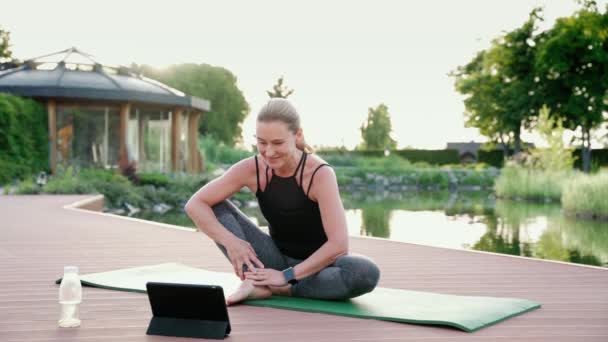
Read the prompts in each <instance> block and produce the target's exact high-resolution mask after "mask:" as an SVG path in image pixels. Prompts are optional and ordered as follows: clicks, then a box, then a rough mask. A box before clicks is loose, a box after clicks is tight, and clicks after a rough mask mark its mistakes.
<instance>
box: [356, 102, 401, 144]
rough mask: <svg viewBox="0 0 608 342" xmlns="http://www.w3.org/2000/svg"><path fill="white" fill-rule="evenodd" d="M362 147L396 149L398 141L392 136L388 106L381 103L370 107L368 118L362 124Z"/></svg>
mask: <svg viewBox="0 0 608 342" xmlns="http://www.w3.org/2000/svg"><path fill="white" fill-rule="evenodd" d="M360 129H361V137H362V138H363V143H362V146H361V147H362V148H363V149H369V150H384V149H389V150H390V149H394V148H395V147H397V142H396V141H395V140H393V138H391V136H390V133H391V131H392V125H391V118H390V114H389V112H388V107H387V106H386V105H385V104H383V103H381V104H380V105H378V107H376V108H369V110H368V114H367V120H366V121H365V122H364V123H363V124H362V125H361V128H360Z"/></svg>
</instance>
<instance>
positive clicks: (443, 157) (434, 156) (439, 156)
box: [318, 149, 460, 165]
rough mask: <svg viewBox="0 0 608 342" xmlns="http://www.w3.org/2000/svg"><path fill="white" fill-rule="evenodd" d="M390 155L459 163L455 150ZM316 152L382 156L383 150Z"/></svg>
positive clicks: (421, 160)
mask: <svg viewBox="0 0 608 342" xmlns="http://www.w3.org/2000/svg"><path fill="white" fill-rule="evenodd" d="M390 153H391V154H392V155H397V156H400V157H402V158H405V159H407V160H408V161H410V162H412V163H416V162H426V163H428V164H432V165H445V164H459V163H460V157H459V155H458V151H457V150H451V149H450V150H447V149H446V150H414V149H404V150H393V151H391V152H390ZM318 154H320V155H323V156H344V157H348V156H352V157H382V156H384V151H381V150H355V151H346V150H320V151H318Z"/></svg>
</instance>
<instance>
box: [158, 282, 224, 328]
mask: <svg viewBox="0 0 608 342" xmlns="http://www.w3.org/2000/svg"><path fill="white" fill-rule="evenodd" d="M146 288H147V290H148V298H149V299H150V306H151V307H152V313H153V314H154V316H155V317H173V318H185V319H198V320H212V321H228V311H227V310H226V301H225V299H224V291H223V289H222V287H221V286H215V285H192V284H172V283H155V282H149V283H147V284H146Z"/></svg>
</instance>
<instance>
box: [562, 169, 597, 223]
mask: <svg viewBox="0 0 608 342" xmlns="http://www.w3.org/2000/svg"><path fill="white" fill-rule="evenodd" d="M561 201H562V207H563V208H564V210H565V211H566V213H568V214H573V215H578V216H583V217H587V218H595V219H603V220H608V171H603V172H599V173H597V174H595V175H586V174H578V175H576V176H575V177H573V178H572V179H570V180H568V181H567V182H566V184H565V185H564V189H563V194H562V197H561Z"/></svg>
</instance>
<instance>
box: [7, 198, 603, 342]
mask: <svg viewBox="0 0 608 342" xmlns="http://www.w3.org/2000/svg"><path fill="white" fill-rule="evenodd" d="M86 198H90V196H47V195H44V196H0V341H14V342H25V341H32V342H33V341H180V342H181V341H200V340H198V339H182V338H169V337H158V336H146V335H145V330H146V327H147V324H148V321H149V319H150V318H151V312H150V308H149V303H148V299H147V296H146V295H145V294H139V293H129V292H118V291H108V290H103V289H96V288H88V287H85V288H84V290H83V303H82V304H81V318H82V326H81V327H80V328H77V329H61V328H58V327H57V318H58V316H59V304H58V302H57V296H58V287H57V285H55V284H53V281H54V280H55V279H57V278H59V277H61V276H62V272H63V266H64V265H72V264H73V265H78V266H79V267H80V272H81V273H83V274H84V273H93V272H104V271H109V270H114V269H118V268H126V267H137V266H144V265H152V264H157V263H162V262H180V263H185V264H188V265H192V266H195V267H203V268H206V269H209V270H214V271H223V272H230V271H231V267H230V265H229V263H228V262H227V261H226V260H225V258H224V256H223V255H222V254H221V253H220V252H219V250H218V249H217V247H216V246H215V245H214V244H213V243H212V242H211V241H210V240H209V239H207V238H206V237H205V236H204V235H203V234H201V233H197V232H190V231H184V230H175V229H168V228H166V227H163V226H161V225H157V224H154V223H148V222H143V221H136V220H126V219H124V218H121V217H115V216H112V215H102V214H99V213H92V212H86V211H76V210H68V209H64V208H63V206H65V205H68V204H70V203H73V202H76V201H80V200H83V199H86ZM351 249H352V250H353V252H355V253H361V254H365V255H368V256H370V257H371V258H373V259H374V260H375V261H376V262H377V263H378V265H379V266H380V268H381V270H382V277H381V280H380V284H379V286H383V287H394V288H402V289H409V290H418V291H431V292H433V291H434V292H442V293H449V294H457V295H473V296H496V297H519V298H526V299H530V300H534V301H538V302H540V303H541V304H542V305H543V307H542V308H541V309H540V310H536V311H532V312H528V313H526V314H524V315H521V316H517V317H514V318H512V319H509V320H507V321H504V322H501V323H499V324H497V325H494V326H491V327H488V328H484V329H481V330H479V331H477V332H475V333H473V334H468V333H464V332H462V331H459V330H456V329H452V328H445V327H433V326H422V325H413V324H402V323H392V322H382V321H376V320H362V319H356V318H349V317H340V316H331V315H324V314H316V313H307V312H296V311H288V310H280V309H272V308H259V307H250V306H235V307H230V308H229V315H230V319H231V323H232V326H233V332H232V334H231V336H230V337H229V339H228V340H229V341H247V342H255V341H268V340H275V339H276V336H287V337H288V340H290V341H319V342H320V341H405V340H409V341H420V340H432V341H513V340H517V341H608V324H607V323H608V286H607V285H608V270H607V269H600V268H595V267H587V266H581V265H572V264H565V263H557V262H548V261H543V260H533V259H525V258H517V257H510V256H502V255H495V254H491V253H479V252H471V251H464V250H451V249H443V248H436V247H427V246H420V245H415V244H408V243H402V242H394V241H385V240H380V239H367V238H355V237H353V238H351ZM362 322H364V324H362Z"/></svg>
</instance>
